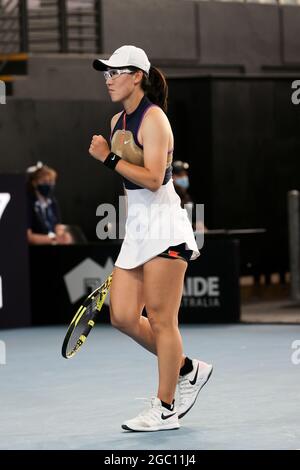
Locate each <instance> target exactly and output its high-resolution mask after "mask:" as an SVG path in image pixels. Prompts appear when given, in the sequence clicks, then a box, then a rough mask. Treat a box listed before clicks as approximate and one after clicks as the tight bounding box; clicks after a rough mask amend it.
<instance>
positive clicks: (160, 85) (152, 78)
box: [119, 66, 168, 113]
mask: <svg viewBox="0 0 300 470" xmlns="http://www.w3.org/2000/svg"><path fill="white" fill-rule="evenodd" d="M119 68H129V69H130V70H133V71H134V72H136V71H137V70H141V69H138V68H137V67H133V66H130V67H119ZM141 72H143V71H142V70H141ZM141 87H142V90H144V92H145V94H146V95H147V96H148V98H149V100H150V101H152V103H154V104H157V105H158V106H159V107H160V108H161V109H162V110H163V111H164V112H165V113H166V112H167V109H168V85H167V81H166V79H165V76H164V74H163V73H162V72H161V70H159V69H157V68H156V67H152V66H151V67H150V70H149V75H147V74H146V73H145V72H144V73H143V78H142V82H141Z"/></svg>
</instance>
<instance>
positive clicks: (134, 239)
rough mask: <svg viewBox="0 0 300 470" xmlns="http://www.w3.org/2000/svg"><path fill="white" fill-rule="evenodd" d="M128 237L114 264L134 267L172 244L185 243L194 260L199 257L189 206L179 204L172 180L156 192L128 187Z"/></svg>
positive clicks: (122, 266) (126, 228) (126, 234)
mask: <svg viewBox="0 0 300 470" xmlns="http://www.w3.org/2000/svg"><path fill="white" fill-rule="evenodd" d="M126 194H127V198H126V199H127V219H126V224H125V237H124V240H123V243H122V246H121V250H120V253H119V256H118V258H117V260H116V262H115V266H118V267H120V268H124V269H132V268H136V267H137V266H140V265H142V264H144V263H146V262H147V261H149V260H150V259H151V258H154V257H155V256H157V255H159V254H160V253H161V252H163V251H164V250H166V249H167V248H168V247H169V246H174V245H179V244H181V243H184V242H185V243H186V246H185V248H186V249H188V250H192V251H193V253H192V255H191V260H194V259H196V258H198V256H200V252H199V250H198V247H197V243H196V240H195V236H194V232H193V228H192V225H191V222H190V221H189V218H188V214H187V211H186V209H183V208H182V207H181V205H180V203H181V201H180V197H179V196H178V194H177V193H176V191H175V188H174V184H173V180H172V179H170V180H169V181H168V183H167V184H166V185H162V186H161V187H160V188H159V189H158V190H157V191H155V192H153V191H150V190H149V189H126Z"/></svg>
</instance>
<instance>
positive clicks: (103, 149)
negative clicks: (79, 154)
mask: <svg viewBox="0 0 300 470" xmlns="http://www.w3.org/2000/svg"><path fill="white" fill-rule="evenodd" d="M89 153H90V155H92V157H94V158H96V159H97V160H100V161H101V162H104V160H105V159H106V157H107V156H108V154H109V153H110V148H109V146H108V143H107V141H106V140H105V139H104V137H102V135H93V139H92V142H91V145H90V148H89Z"/></svg>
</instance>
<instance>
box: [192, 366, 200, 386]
mask: <svg viewBox="0 0 300 470" xmlns="http://www.w3.org/2000/svg"><path fill="white" fill-rule="evenodd" d="M198 371H199V364H198V367H197V370H196V374H195V377H194V378H193V380H190V384H191V385H195V383H196V380H197V377H198Z"/></svg>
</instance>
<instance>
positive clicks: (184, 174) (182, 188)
mask: <svg viewBox="0 0 300 470" xmlns="http://www.w3.org/2000/svg"><path fill="white" fill-rule="evenodd" d="M172 166H173V183H174V188H175V191H176V193H177V194H178V196H179V197H180V199H181V207H182V208H185V209H186V210H187V212H188V215H189V218H190V220H192V226H193V229H194V231H197V232H203V231H204V232H206V231H207V229H206V227H205V225H204V223H203V220H199V219H198V220H197V218H196V207H195V204H194V202H193V200H192V198H191V196H190V194H189V192H188V189H189V186H190V181H189V175H188V169H189V166H190V165H189V164H188V163H187V162H182V161H181V160H175V161H174V162H173V163H172Z"/></svg>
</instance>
